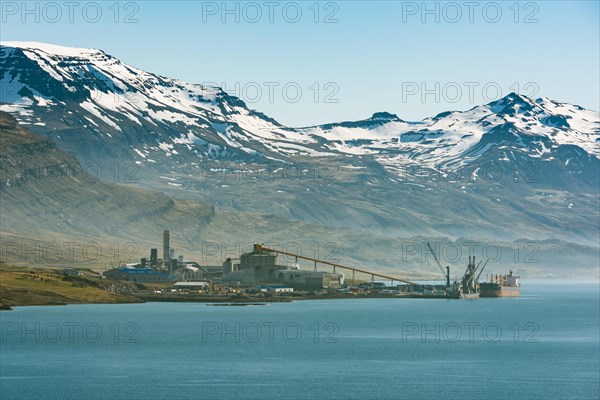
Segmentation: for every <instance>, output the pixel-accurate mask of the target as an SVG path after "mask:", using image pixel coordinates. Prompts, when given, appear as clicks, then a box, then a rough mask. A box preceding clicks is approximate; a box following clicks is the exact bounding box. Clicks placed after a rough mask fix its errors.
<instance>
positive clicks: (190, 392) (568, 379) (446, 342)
mask: <svg viewBox="0 0 600 400" xmlns="http://www.w3.org/2000/svg"><path fill="white" fill-rule="evenodd" d="M599 307H600V304H599V287H598V283H597V282H596V283H586V284H582V283H578V284H573V283H569V284H557V283H539V282H537V283H528V282H525V283H524V285H523V289H522V296H521V297H520V298H504V299H478V300H425V299H423V300H421V299H418V300H417V299H413V300H408V299H404V300H400V299H352V300H315V301H297V302H293V303H281V304H269V305H260V306H258V305H257V306H245V307H222V306H209V305H206V304H201V303H193V304H192V303H147V304H121V305H71V306H62V307H19V308H16V310H14V311H8V312H2V313H0V322H1V323H2V341H1V353H0V398H2V399H3V400H8V399H33V398H44V399H61V400H64V399H128V400H131V399H232V398H244V399H271V398H285V399H334V398H335V399H337V398H342V399H398V398H414V399H440V398H443V399H465V398H479V399H482V398H490V399H550V398H553V399H567V398H568V399H597V398H599V390H600V388H599V381H600V372H599V371H600V361H599V360H600V351H599V347H600V344H599V342H600V332H599Z"/></svg>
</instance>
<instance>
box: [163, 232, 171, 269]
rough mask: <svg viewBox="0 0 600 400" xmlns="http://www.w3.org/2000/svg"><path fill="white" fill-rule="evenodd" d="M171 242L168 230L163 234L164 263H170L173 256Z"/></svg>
mask: <svg viewBox="0 0 600 400" xmlns="http://www.w3.org/2000/svg"><path fill="white" fill-rule="evenodd" d="M170 242H171V234H170V233H169V231H168V230H165V231H164V232H163V262H166V261H169V260H170V259H171V256H170V254H169V251H170V247H171V246H170Z"/></svg>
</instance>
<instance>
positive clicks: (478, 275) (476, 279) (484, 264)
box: [475, 260, 490, 282]
mask: <svg viewBox="0 0 600 400" xmlns="http://www.w3.org/2000/svg"><path fill="white" fill-rule="evenodd" d="M488 261H490V260H485V263H483V267H481V269H480V270H479V273H478V274H477V278H475V282H479V277H480V276H481V273H482V272H483V270H484V269H485V266H486V265H487V263H488ZM479 263H481V261H480V262H479Z"/></svg>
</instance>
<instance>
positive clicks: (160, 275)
mask: <svg viewBox="0 0 600 400" xmlns="http://www.w3.org/2000/svg"><path fill="white" fill-rule="evenodd" d="M104 276H105V277H107V278H108V279H112V280H113V281H130V282H139V283H165V282H171V281H172V280H173V276H171V275H169V273H168V272H162V271H155V270H153V269H151V268H135V267H124V268H113V269H110V270H108V271H106V272H104Z"/></svg>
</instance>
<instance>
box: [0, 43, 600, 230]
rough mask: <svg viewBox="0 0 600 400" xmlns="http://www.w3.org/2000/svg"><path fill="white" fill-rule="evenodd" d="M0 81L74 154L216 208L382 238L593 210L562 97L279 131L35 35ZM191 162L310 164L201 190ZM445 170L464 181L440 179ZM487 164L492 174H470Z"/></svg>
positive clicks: (222, 99)
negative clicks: (134, 170) (294, 175)
mask: <svg viewBox="0 0 600 400" xmlns="http://www.w3.org/2000/svg"><path fill="white" fill-rule="evenodd" d="M0 78H1V79H2V81H1V88H2V93H0V103H1V104H0V110H2V111H6V112H9V113H11V114H12V115H13V116H14V117H16V118H17V120H18V121H19V122H20V123H21V124H23V125H25V126H26V127H28V128H29V129H30V130H31V131H33V132H34V133H36V134H39V135H42V136H45V137H47V138H49V139H51V140H52V141H53V142H55V143H56V144H57V145H58V146H59V147H60V148H62V149H64V150H67V151H68V152H71V153H72V154H73V155H75V156H76V157H77V158H78V159H79V161H80V162H88V161H93V162H95V163H98V164H99V165H101V166H107V168H110V166H112V165H113V164H114V163H115V162H135V163H136V164H137V165H138V166H139V167H140V169H141V170H143V171H145V179H144V180H143V182H140V183H139V184H140V185H142V186H145V187H149V188H152V189H160V190H164V191H166V192H170V193H176V194H177V196H181V197H185V198H193V199H200V200H202V201H205V202H207V203H209V204H213V205H215V206H217V207H219V208H223V209H231V210H235V211H261V212H265V213H272V214H274V215H277V216H283V217H285V218H290V219H294V220H299V221H311V222H318V223H322V224H325V225H330V226H343V227H351V228H360V229H376V230H379V231H380V232H381V231H383V232H393V233H398V232H402V233H411V234H425V233H428V234H433V233H435V234H437V233H443V234H447V235H462V234H463V232H464V231H465V230H466V229H467V228H466V225H465V221H477V224H476V229H478V230H480V231H481V232H488V233H489V232H493V234H503V233H506V232H509V231H510V235H519V234H521V233H522V234H526V233H527V234H529V233H531V234H532V235H537V237H546V236H544V234H545V232H551V231H552V232H561V234H566V235H568V233H569V232H571V231H573V232H575V231H576V233H577V234H578V235H580V236H582V237H589V234H590V233H593V232H597V230H598V226H597V221H594V220H593V219H590V218H589V215H590V213H592V214H593V213H596V214H595V215H597V212H598V210H597V199H596V197H595V196H597V195H596V193H597V187H598V184H599V177H598V168H599V165H600V164H599V157H600V146H599V145H600V115H599V114H598V112H595V111H590V110H586V109H584V108H582V107H579V106H576V105H571V104H566V103H559V102H556V101H553V100H550V99H547V98H541V99H530V98H527V97H525V96H521V95H518V94H514V93H512V94H510V95H508V96H506V97H504V98H501V99H499V100H497V101H494V102H491V103H489V104H484V105H480V106H476V107H474V108H472V109H470V110H466V111H449V112H444V113H441V114H438V115H436V116H434V117H431V118H427V119H424V120H422V121H407V120H404V119H402V118H401V117H399V116H397V115H395V114H391V113H388V112H377V113H375V114H373V115H372V116H371V117H370V118H367V119H364V120H358V121H348V122H339V123H331V124H325V125H320V126H312V127H302V128H292V127H286V126H283V125H281V124H280V123H278V122H277V121H276V120H274V119H272V118H270V117H268V116H266V115H264V114H262V113H260V112H257V111H254V110H251V109H249V108H248V107H247V106H246V105H245V104H244V102H243V101H241V100H240V99H239V98H237V97H234V96H231V95H229V94H227V93H226V92H224V91H223V90H221V89H220V88H218V87H208V86H202V85H197V84H193V83H186V82H182V81H180V80H177V79H171V78H167V77H164V76H160V75H156V74H153V73H150V72H146V71H142V70H140V69H137V68H135V67H132V66H128V65H126V64H124V63H122V62H121V61H120V60H118V59H116V58H114V57H111V56H110V55H108V54H106V53H104V52H103V51H101V50H96V49H79V48H68V47H61V46H54V45H48V44H41V43H14V42H3V43H2V44H1V46H0ZM223 162H229V163H232V165H233V166H229V167H224V166H223V164H222V163H223ZM215 163H219V164H218V165H217V164H215ZM207 164H208V171H217V170H219V169H224V168H231V169H232V170H235V169H241V166H242V165H243V166H247V165H252V166H253V168H255V169H253V172H257V171H268V173H271V174H274V171H280V170H281V169H282V168H281V167H280V166H286V165H290V164H292V165H297V166H299V168H298V171H300V175H302V174H305V172H306V171H309V172H306V174H305V175H306V176H308V175H309V174H310V173H311V172H310V171H312V170H316V171H317V172H316V173H315V174H314V176H313V179H311V180H308V179H304V180H302V179H295V180H294V179H289V176H287V175H286V179H279V180H276V179H274V178H273V177H271V179H270V180H268V181H267V182H266V184H265V185H248V184H247V183H248V182H247V181H244V180H243V179H242V180H239V179H238V180H236V179H229V180H226V179H225V178H224V175H219V177H218V179H217V181H218V182H217V188H218V190H215V189H214V187H213V188H210V187H208V186H207V180H209V179H207V177H206V175H201V174H198V173H195V171H196V172H197V171H201V170H203V169H204V171H206V168H207ZM323 164H326V166H327V168H329V170H328V171H327V172H323V171H324V168H323ZM273 165H275V166H277V167H273ZM485 165H487V166H489V165H494V166H495V167H494V168H491V169H490V168H487V169H486V168H485V167H484V166H485ZM496 167H498V168H499V169H500V171H501V172H502V171H503V174H501V175H502V176H501V178H502V179H499V178H498V173H497V169H496ZM331 168H333V170H335V174H330V173H329V172H331V170H332V169H331ZM461 169H464V170H465V171H468V172H467V174H466V176H464V177H462V178H461V177H457V176H456V175H452V174H451V172H452V171H456V170H461ZM424 171H426V172H425V174H429V175H428V177H427V178H423V174H424ZM427 171H428V172H427ZM432 171H434V172H435V174H432ZM490 171H491V172H493V174H492V175H494V174H495V176H496V177H495V178H494V179H485V175H486V174H488V175H489V174H490ZM447 174H450V175H451V176H450V177H447V178H444V177H446V176H447ZM322 175H324V176H325V177H326V178H327V177H334V178H335V179H329V180H326V179H323V176H322ZM315 177H316V178H315ZM440 178H444V179H440ZM524 178H534V179H533V180H531V179H530V180H526V179H524ZM524 181H526V182H527V183H528V184H527V185H523V182H524ZM274 198H276V199H277V200H276V201H273V199H274ZM424 198H427V199H428V200H429V201H430V202H436V204H437V206H436V207H432V206H431V204H425V203H424V202H423V199H424ZM509 216H510V218H509ZM469 229H475V227H472V228H469ZM550 236H552V235H550Z"/></svg>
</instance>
